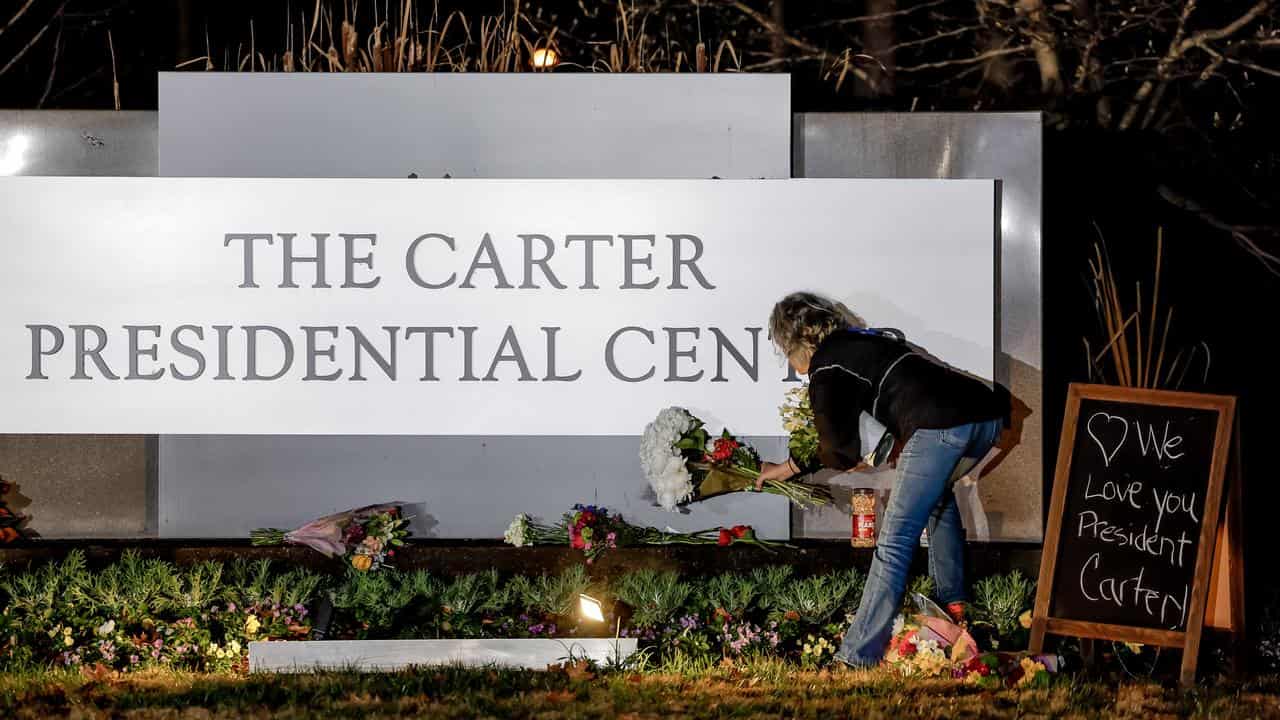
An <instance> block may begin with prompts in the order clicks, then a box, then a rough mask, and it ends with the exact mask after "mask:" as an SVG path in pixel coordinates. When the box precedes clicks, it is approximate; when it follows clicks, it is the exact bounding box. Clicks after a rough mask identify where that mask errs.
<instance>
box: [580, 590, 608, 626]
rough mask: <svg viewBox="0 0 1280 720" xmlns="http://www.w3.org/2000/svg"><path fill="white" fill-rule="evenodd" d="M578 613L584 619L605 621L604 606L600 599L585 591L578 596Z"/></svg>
mask: <svg viewBox="0 0 1280 720" xmlns="http://www.w3.org/2000/svg"><path fill="white" fill-rule="evenodd" d="M578 614H579V615H581V616H582V619H583V620H590V621H591V622H604V606H603V605H601V604H600V601H599V600H597V599H595V598H593V597H591V596H590V595H587V594H585V593H583V594H581V595H579V596H578Z"/></svg>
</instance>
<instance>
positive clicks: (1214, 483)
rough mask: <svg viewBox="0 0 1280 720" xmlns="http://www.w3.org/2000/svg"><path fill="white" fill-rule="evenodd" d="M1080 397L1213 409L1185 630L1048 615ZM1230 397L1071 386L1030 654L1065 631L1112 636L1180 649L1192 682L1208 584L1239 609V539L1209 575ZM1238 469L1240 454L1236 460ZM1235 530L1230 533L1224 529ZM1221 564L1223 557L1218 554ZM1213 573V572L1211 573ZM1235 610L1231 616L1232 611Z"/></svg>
mask: <svg viewBox="0 0 1280 720" xmlns="http://www.w3.org/2000/svg"><path fill="white" fill-rule="evenodd" d="M1082 400H1101V401H1104V402H1125V403H1133V404H1139V405H1156V406H1163V407H1176V408H1188V409H1195V410H1213V411H1216V412H1217V413H1218V425H1217V430H1216V432H1215V435H1214V443H1213V456H1212V459H1211V461H1210V465H1209V481H1208V484H1207V487H1206V490H1205V502H1204V510H1203V516H1204V521H1203V523H1202V524H1201V528H1200V537H1199V544H1198V546H1197V551H1196V564H1195V572H1194V575H1193V580H1192V585H1191V601H1190V608H1189V610H1188V613H1187V620H1186V625H1185V629H1184V630H1180V631H1178V630H1158V629H1154V628H1145V627H1134V626H1129V625H1114V624H1108V623H1095V622H1088V621H1084V620H1075V619H1068V618H1055V617H1052V616H1050V614H1049V609H1050V606H1051V602H1052V599H1053V589H1054V588H1053V579H1054V574H1055V571H1056V568H1057V561H1058V550H1059V544H1060V541H1061V537H1062V525H1063V520H1064V518H1063V513H1064V511H1065V508H1066V501H1067V491H1068V489H1069V486H1070V482H1071V465H1072V460H1073V458H1072V455H1073V453H1074V448H1075V442H1076V432H1077V431H1078V425H1079V420H1080V403H1081V401H1082ZM1235 407H1236V399H1235V398H1234V397H1232V396H1229V395H1207V394H1201V393H1186V392H1174V391H1169V390H1143V389H1137V388H1128V387H1116V386H1110V385H1084V384H1076V383H1073V384H1072V385H1071V386H1070V389H1069V390H1068V392H1067V407H1066V416H1065V418H1064V420H1063V424H1062V440H1061V442H1060V443H1059V445H1058V461H1057V467H1056V469H1055V471H1054V479H1053V498H1052V500H1051V501H1050V505H1049V526H1048V528H1047V530H1046V533H1045V542H1044V550H1043V555H1042V557H1041V561H1040V580H1039V583H1038V584H1037V586H1036V604H1035V609H1034V610H1033V611H1032V619H1031V652H1041V651H1042V650H1043V648H1044V638H1045V635H1046V634H1054V635H1071V636H1075V637H1080V638H1086V639H1102V640H1118V641H1122V642H1137V643H1142V644H1144V645H1157V646H1161V647H1170V648H1180V649H1181V650H1182V669H1181V673H1180V675H1179V679H1180V680H1181V682H1182V684H1183V685H1190V684H1192V683H1194V682H1195V673H1196V658H1197V656H1198V655H1199V651H1200V637H1201V634H1202V632H1203V630H1204V624H1205V617H1206V616H1205V611H1206V607H1207V605H1208V603H1209V600H1210V593H1211V592H1213V593H1214V596H1215V597H1216V596H1218V595H1220V594H1221V593H1218V592H1217V588H1215V587H1213V584H1214V583H1223V582H1225V583H1228V584H1229V585H1230V587H1228V588H1227V592H1228V593H1229V597H1230V598H1231V600H1230V603H1231V607H1232V608H1233V609H1235V608H1239V609H1240V611H1242V610H1243V587H1241V586H1240V585H1241V584H1242V583H1243V577H1244V571H1243V565H1242V562H1241V558H1240V557H1239V553H1240V550H1241V546H1240V544H1239V543H1238V542H1231V540H1232V539H1236V540H1238V539H1239V538H1238V537H1237V538H1227V542H1225V543H1223V544H1224V545H1226V547H1227V548H1229V549H1228V553H1229V554H1230V555H1232V556H1233V557H1231V558H1229V559H1230V560H1231V561H1232V562H1231V563H1230V565H1229V569H1227V570H1226V571H1225V572H1223V571H1221V569H1219V571H1218V572H1214V570H1215V568H1216V566H1215V558H1214V555H1215V551H1216V550H1217V546H1218V545H1219V536H1218V526H1219V518H1220V517H1221V516H1222V514H1223V512H1222V511H1223V499H1224V490H1225V486H1226V475H1227V465H1228V461H1229V459H1230V457H1231V456H1232V455H1234V454H1236V453H1233V447H1232V440H1233V438H1237V443H1238V436H1237V435H1236V434H1235V433H1236V428H1235V414H1236V413H1235ZM1235 465H1236V470H1237V473H1238V465H1239V459H1238V458H1236V463H1235ZM1239 492H1240V483H1239V482H1238V478H1237V482H1234V483H1232V492H1231V499H1232V502H1231V505H1236V507H1234V508H1230V510H1229V513H1228V514H1229V515H1230V517H1229V518H1228V520H1227V523H1228V527H1230V525H1231V524H1232V523H1238V522H1239V515H1240V512H1239V511H1240V509H1241V508H1239V507H1238V498H1239ZM1229 534H1231V535H1234V534H1235V533H1229ZM1218 560H1219V561H1220V562H1219V564H1221V561H1222V560H1224V558H1221V557H1220V558H1218ZM1211 574H1212V576H1211ZM1232 614H1233V615H1236V613H1232ZM1242 616H1243V613H1242V612H1239V615H1238V616H1235V617H1232V618H1231V622H1230V625H1231V627H1230V629H1231V630H1233V631H1235V632H1239V630H1240V628H1242V626H1243V617H1242Z"/></svg>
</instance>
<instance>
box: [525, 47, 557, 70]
mask: <svg viewBox="0 0 1280 720" xmlns="http://www.w3.org/2000/svg"><path fill="white" fill-rule="evenodd" d="M529 64H530V65H533V67H534V68H536V69H538V70H550V69H551V68H553V67H555V66H557V65H559V64H560V53H558V52H556V51H555V50H552V49H551V48H538V49H537V50H534V51H533V57H531V58H529Z"/></svg>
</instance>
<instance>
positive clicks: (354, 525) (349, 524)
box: [249, 503, 410, 572]
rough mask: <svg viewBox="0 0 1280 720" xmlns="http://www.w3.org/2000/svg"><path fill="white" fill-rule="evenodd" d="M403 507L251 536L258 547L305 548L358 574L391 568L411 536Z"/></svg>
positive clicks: (336, 516)
mask: <svg viewBox="0 0 1280 720" xmlns="http://www.w3.org/2000/svg"><path fill="white" fill-rule="evenodd" d="M400 506H401V503H383V504H381V505H366V506H364V507H362V508H356V509H354V510H347V511H345V512H340V513H334V514H333V515H326V516H324V517H322V518H319V519H316V520H312V521H311V522H309V523H307V524H306V525H303V526H302V527H300V528H298V529H296V530H281V529H279V528H259V529H257V530H254V531H253V532H252V533H250V534H249V539H250V540H251V541H252V543H253V544H254V545H255V546H270V545H304V546H306V547H309V548H311V549H312V550H315V551H316V552H318V553H320V554H321V555H324V556H325V557H330V558H333V557H341V558H344V559H345V560H346V561H347V563H348V564H350V565H351V567H352V568H353V569H355V570H357V571H359V572H369V571H372V570H377V569H378V568H380V567H382V566H384V565H386V564H388V562H389V559H390V558H391V557H394V556H395V548H397V547H400V546H402V545H404V538H405V537H407V536H408V535H409V530H408V525H409V519H410V518H406V517H403V516H402V513H401V511H400Z"/></svg>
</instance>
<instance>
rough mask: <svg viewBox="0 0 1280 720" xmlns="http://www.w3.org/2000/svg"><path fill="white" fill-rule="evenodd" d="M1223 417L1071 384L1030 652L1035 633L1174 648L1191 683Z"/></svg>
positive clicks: (1216, 502)
mask: <svg viewBox="0 0 1280 720" xmlns="http://www.w3.org/2000/svg"><path fill="white" fill-rule="evenodd" d="M1234 415H1235V400H1234V398H1230V397H1225V396H1218V395H1197V394H1191V393H1175V392H1167V391H1157V390H1135V389H1132V388H1119V387H1107V386H1093V385H1073V386H1071V390H1070V394H1069V395H1068V399H1067V415H1066V419H1065V422H1064V425H1063V432H1062V444H1061V446H1060V447H1059V453H1058V466H1057V472H1056V477H1055V478H1054V488H1053V499H1052V502H1051V505H1050V515H1049V528H1048V532H1047V534H1046V538H1045V548H1044V558H1043V561H1042V565H1041V570H1040V584H1039V589H1038V592H1037V597H1036V610H1035V612H1034V616H1033V620H1032V623H1033V624H1032V645H1033V649H1039V647H1040V645H1041V643H1042V642H1043V638H1044V634H1045V633H1046V632H1051V633H1055V634H1063V635H1076V636H1079V637H1085V638H1107V639H1113V640H1124V641H1134V642H1141V643H1145V644H1153V645H1163V646H1169V647H1181V648H1183V649H1184V656H1183V671H1184V672H1183V676H1184V681H1187V676H1188V674H1189V675H1190V676H1191V677H1194V672H1195V653H1196V651H1197V650H1198V648H1199V638H1200V630H1201V628H1202V626H1203V620H1204V613H1205V602H1206V598H1207V594H1208V585H1209V572H1210V569H1211V567H1212V565H1213V554H1214V551H1215V540H1216V538H1217V536H1216V532H1217V526H1218V519H1219V515H1220V511H1221V507H1222V497H1223V486H1224V476H1225V470H1226V465H1227V458H1228V454H1229V448H1230V440H1231V433H1232V423H1233V420H1234ZM1188 661H1189V664H1188Z"/></svg>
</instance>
